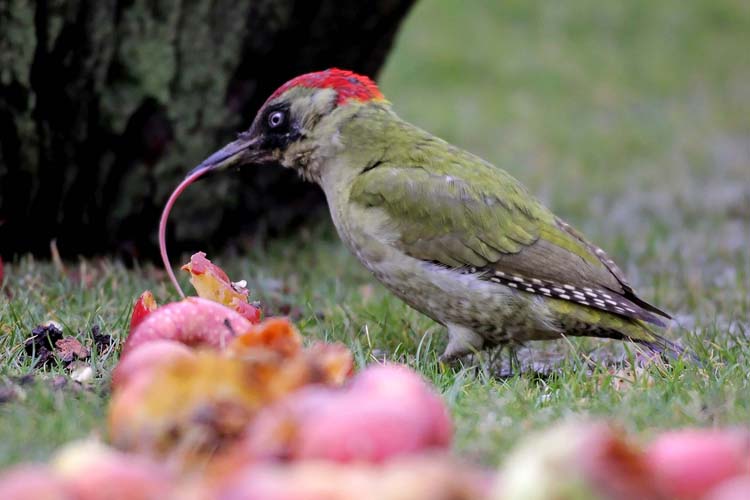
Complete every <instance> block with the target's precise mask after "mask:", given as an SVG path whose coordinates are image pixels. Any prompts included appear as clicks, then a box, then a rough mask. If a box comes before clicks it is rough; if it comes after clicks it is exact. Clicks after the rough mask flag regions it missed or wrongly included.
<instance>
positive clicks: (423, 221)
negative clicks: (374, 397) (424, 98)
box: [351, 138, 668, 323]
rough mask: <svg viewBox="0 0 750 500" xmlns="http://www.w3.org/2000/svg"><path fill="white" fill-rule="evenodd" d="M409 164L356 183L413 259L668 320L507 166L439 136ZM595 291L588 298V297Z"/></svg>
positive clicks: (374, 171)
mask: <svg viewBox="0 0 750 500" xmlns="http://www.w3.org/2000/svg"><path fill="white" fill-rule="evenodd" d="M408 160H409V161H408V162H406V164H405V165H397V164H395V163H390V162H389V160H388V159H387V157H386V158H385V159H384V160H383V161H382V162H380V163H379V164H378V165H377V166H376V167H374V168H371V169H368V170H366V171H364V172H362V173H361V174H360V175H359V177H358V178H357V179H356V180H355V182H354V184H353V186H352V191H351V201H352V202H354V203H357V204H360V205H362V206H364V207H371V208H379V209H382V210H384V211H385V212H386V213H387V214H388V215H389V216H390V217H389V220H390V224H391V225H392V226H393V227H392V229H394V230H395V232H396V234H398V235H400V238H399V239H398V241H396V242H395V244H396V245H397V246H398V247H399V249H400V250H401V251H403V252H404V253H406V254H407V255H410V256H412V257H415V258H418V259H421V260H424V261H429V262H435V263H439V264H442V265H445V266H447V267H451V268H461V269H465V268H469V269H471V268H476V270H477V272H480V273H482V275H483V277H485V278H486V279H490V280H493V281H499V282H503V283H505V284H510V286H514V287H516V288H519V289H520V290H523V291H528V292H533V293H544V294H546V295H549V296H552V297H555V298H562V299H564V300H571V301H575V302H580V303H581V304H585V305H590V306H592V307H595V308H598V309H603V310H608V311H610V312H615V313H617V314H621V315H623V316H628V317H633V318H638V319H643V320H646V321H651V322H655V323H662V322H661V321H660V320H659V319H658V318H656V317H654V315H653V314H651V313H657V314H660V315H663V316H666V317H668V316H667V315H666V313H663V312H662V311H660V310H658V309H656V308H655V307H653V306H651V305H650V304H648V303H646V302H644V301H642V300H640V299H639V298H638V297H636V296H635V294H634V293H633V290H632V288H631V287H630V285H629V284H628V283H627V281H626V280H625V278H624V276H623V274H622V272H621V271H620V269H619V268H618V267H617V266H616V265H615V263H614V262H612V260H611V259H609V257H607V256H606V254H605V253H604V252H603V251H602V250H601V249H599V248H598V247H596V246H594V245H592V244H591V243H589V242H587V241H586V240H585V239H584V238H583V236H582V235H581V234H580V233H578V232H576V231H575V230H574V229H572V228H571V227H570V226H569V225H568V224H566V223H564V222H563V221H561V220H560V219H558V218H557V217H555V216H554V215H553V214H552V213H551V212H550V211H549V210H548V209H547V208H546V207H544V206H543V205H542V204H541V203H539V202H538V201H537V200H536V199H535V198H534V197H533V196H531V195H530V194H529V193H528V192H527V191H526V189H525V188H524V187H523V186H522V185H521V184H520V183H519V182H518V181H517V180H515V179H514V178H513V177H511V176H510V175H509V174H508V173H506V172H505V171H503V170H501V169H499V168H497V167H495V166H493V165H491V164H489V163H487V162H485V161H483V160H481V159H480V158H478V157H476V156H473V155H471V154H469V153H467V152H465V151H462V150H459V149H457V148H454V147H453V146H450V145H449V144H447V143H445V142H443V141H441V140H439V139H432V138H429V139H427V138H425V139H424V140H422V141H421V142H419V143H418V145H417V147H416V148H415V150H414V151H413V152H412V153H411V154H410V155H409V158H408ZM586 294H588V295H586Z"/></svg>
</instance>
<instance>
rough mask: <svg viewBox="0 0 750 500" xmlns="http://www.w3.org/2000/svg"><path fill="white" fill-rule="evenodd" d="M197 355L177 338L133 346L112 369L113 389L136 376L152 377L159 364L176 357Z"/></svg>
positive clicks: (182, 357)
mask: <svg viewBox="0 0 750 500" xmlns="http://www.w3.org/2000/svg"><path fill="white" fill-rule="evenodd" d="M192 357H195V351H193V349H191V348H190V347H188V346H186V345H185V344H183V343H182V342H178V341H176V340H163V339H156V340H151V341H149V342H146V343H143V344H141V345H139V346H138V347H136V348H133V349H132V350H131V351H130V352H129V353H128V355H127V356H124V357H122V358H121V359H120V361H119V362H118V363H117V366H115V369H114V370H113V371H112V389H113V390H117V389H118V388H120V387H123V386H125V385H127V384H128V383H129V382H130V381H131V380H132V379H133V378H135V377H150V376H151V371H152V370H153V369H154V368H156V367H157V366H159V365H161V364H164V363H167V362H171V361H172V360H174V359H185V358H192Z"/></svg>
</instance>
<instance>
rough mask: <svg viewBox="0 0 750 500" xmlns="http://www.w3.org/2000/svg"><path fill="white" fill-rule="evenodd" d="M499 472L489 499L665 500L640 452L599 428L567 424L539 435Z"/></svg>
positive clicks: (525, 442)
mask: <svg viewBox="0 0 750 500" xmlns="http://www.w3.org/2000/svg"><path fill="white" fill-rule="evenodd" d="M502 471H503V472H502V474H503V477H502V481H501V482H498V484H497V487H496V488H497V491H496V492H495V493H494V494H493V498H497V499H513V500H515V499H528V500H543V499H548V498H559V499H571V500H572V499H578V498H585V499H609V500H629V499H634V498H638V499H644V500H647V499H651V500H657V499H666V498H668V497H666V496H664V495H663V494H662V491H661V490H660V489H659V488H658V487H657V485H655V482H654V477H653V475H652V473H651V471H650V469H649V467H648V464H647V462H646V460H645V458H644V456H643V454H642V453H641V451H640V450H639V449H638V448H636V447H634V446H633V444H632V443H630V442H629V441H627V440H626V439H625V437H624V436H623V435H622V434H621V433H619V432H617V431H616V430H614V429H613V428H612V427H610V426H609V425H607V424H605V423H602V422H590V421H577V422H567V423H563V424H558V425H556V426H553V427H551V428H549V429H546V430H543V431H540V432H537V433H535V434H533V435H531V436H530V437H527V438H525V439H524V440H523V441H522V442H521V444H520V445H519V446H518V447H516V449H515V450H513V451H512V452H511V453H510V455H508V457H507V458H506V460H505V466H504V468H503V469H502Z"/></svg>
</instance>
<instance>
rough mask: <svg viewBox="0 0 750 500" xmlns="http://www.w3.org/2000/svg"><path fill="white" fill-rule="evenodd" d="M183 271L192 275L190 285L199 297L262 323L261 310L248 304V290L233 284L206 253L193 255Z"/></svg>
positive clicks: (240, 285)
mask: <svg viewBox="0 0 750 500" xmlns="http://www.w3.org/2000/svg"><path fill="white" fill-rule="evenodd" d="M182 269H183V270H184V271H187V272H188V273H190V283H191V284H192V285H193V288H195V291H196V292H197V293H198V296H199V297H202V298H204V299H209V300H213V301H214V302H218V303H220V304H224V305H225V306H227V307H229V308H230V309H234V310H235V311H237V312H238V313H240V314H241V315H242V316H244V317H245V318H246V319H247V320H248V321H250V322H251V323H258V322H259V321H260V316H261V313H260V309H258V308H257V307H255V306H253V305H252V304H249V303H248V290H247V288H245V286H244V285H242V284H239V283H232V282H231V281H230V280H229V276H227V274H226V273H225V272H224V270H222V269H221V268H220V267H219V266H217V265H215V264H213V263H212V262H211V261H210V260H208V259H207V258H206V254H205V253H204V252H197V253H195V254H193V256H192V257H190V262H189V263H187V264H185V265H184V266H182Z"/></svg>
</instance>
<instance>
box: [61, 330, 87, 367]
mask: <svg viewBox="0 0 750 500" xmlns="http://www.w3.org/2000/svg"><path fill="white" fill-rule="evenodd" d="M55 355H56V356H57V358H58V359H59V360H60V361H62V362H63V363H65V364H66V365H67V364H69V363H71V362H72V361H74V360H76V359H87V358H88V357H89V350H88V349H87V348H85V347H84V346H83V345H81V343H80V342H79V341H78V339H76V338H75V337H63V338H61V339H60V340H58V341H56V342H55Z"/></svg>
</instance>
